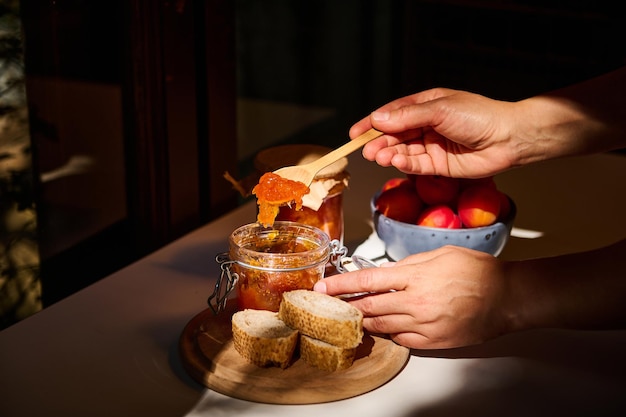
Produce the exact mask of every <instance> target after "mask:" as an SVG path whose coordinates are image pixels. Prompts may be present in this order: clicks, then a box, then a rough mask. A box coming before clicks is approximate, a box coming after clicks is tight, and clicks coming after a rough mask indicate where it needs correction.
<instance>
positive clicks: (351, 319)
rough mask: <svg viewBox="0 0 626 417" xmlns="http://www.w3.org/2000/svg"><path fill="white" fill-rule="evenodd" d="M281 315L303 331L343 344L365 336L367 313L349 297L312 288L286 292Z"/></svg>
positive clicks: (356, 342)
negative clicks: (349, 302)
mask: <svg viewBox="0 0 626 417" xmlns="http://www.w3.org/2000/svg"><path fill="white" fill-rule="evenodd" d="M278 318H280V319H281V320H282V321H284V322H285V324H287V326H289V327H291V328H294V329H297V330H299V331H300V332H301V333H302V334H304V335H306V336H309V337H312V338H314V339H319V340H322V341H324V342H326V343H330V344H331V345H335V346H338V347H341V348H355V347H357V346H358V345H360V344H361V341H362V339H363V314H362V313H361V311H359V310H358V309H357V308H356V307H353V306H352V305H350V304H348V303H347V302H346V301H343V300H340V299H339V298H335V297H332V296H330V295H326V294H322V293H319V292H315V291H311V290H293V291H288V292H285V293H283V300H282V302H281V303H280V308H279V310H278Z"/></svg>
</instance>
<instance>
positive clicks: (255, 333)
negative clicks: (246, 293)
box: [232, 309, 298, 369]
mask: <svg viewBox="0 0 626 417" xmlns="http://www.w3.org/2000/svg"><path fill="white" fill-rule="evenodd" d="M232 329H233V343H234V345H235V350H237V352H239V354H240V355H241V356H243V357H244V358H245V359H247V360H248V361H250V362H252V363H253V364H255V365H258V366H262V367H268V366H279V367H281V368H283V369H284V368H286V367H288V366H289V365H290V363H291V357H292V356H293V353H294V351H295V349H296V346H297V344H298V331H297V330H295V329H292V328H291V327H288V326H287V325H286V324H285V323H284V322H283V321H282V320H280V319H279V318H278V314H277V313H276V312H272V311H267V310H251V309H246V310H242V311H238V312H236V313H235V314H233V317H232Z"/></svg>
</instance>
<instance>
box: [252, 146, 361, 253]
mask: <svg viewBox="0 0 626 417" xmlns="http://www.w3.org/2000/svg"><path fill="white" fill-rule="evenodd" d="M331 150H332V149H330V148H327V147H324V146H319V145H281V146H275V147H272V148H268V149H265V150H263V151H261V152H259V153H258V154H257V155H256V157H255V160H254V165H255V167H256V169H257V171H258V172H259V174H263V173H266V172H271V171H275V170H276V169H279V168H282V167H284V166H287V165H298V164H305V163H308V162H312V161H314V160H316V159H317V158H320V157H321V156H323V155H325V154H326V153H328V152H330V151H331ZM347 165H348V160H347V159H346V158H342V159H341V160H339V161H337V162H335V163H334V164H331V165H330V166H328V167H326V168H324V169H323V170H321V171H320V172H318V174H317V175H316V176H315V178H314V180H313V182H312V183H311V185H310V186H309V189H310V193H309V194H308V195H305V196H304V197H303V200H302V201H303V204H302V207H298V206H297V205H293V204H292V205H286V204H283V205H280V206H278V207H276V209H277V214H276V215H275V219H276V220H282V221H293V222H296V223H303V224H307V225H310V226H313V227H316V228H318V229H320V230H323V231H324V232H326V233H327V234H328V235H329V236H330V238H331V240H332V239H336V240H338V241H339V242H343V235H344V215H343V191H344V190H345V189H346V188H347V186H348V180H349V178H350V175H349V174H348V172H347V171H346V167H347ZM320 189H322V190H323V191H324V192H325V195H323V197H322V198H321V201H316V200H314V199H313V198H311V195H312V194H314V193H315V191H319V190H320ZM310 201H313V202H314V204H309V202H310Z"/></svg>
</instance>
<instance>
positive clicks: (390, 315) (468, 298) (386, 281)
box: [315, 246, 510, 349]
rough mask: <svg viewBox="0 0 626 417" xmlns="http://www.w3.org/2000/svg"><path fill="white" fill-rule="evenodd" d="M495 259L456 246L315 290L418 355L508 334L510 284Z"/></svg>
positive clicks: (352, 274)
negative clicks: (342, 299) (344, 297)
mask: <svg viewBox="0 0 626 417" xmlns="http://www.w3.org/2000/svg"><path fill="white" fill-rule="evenodd" d="M503 265H504V264H503V263H502V262H501V261H498V260H497V259H496V258H494V257H493V256H491V255H488V254H486V253H483V252H478V251H474V250H470V249H466V248H461V247H456V246H445V247H443V248H440V249H437V250H434V251H430V252H424V253H420V254H417V255H411V256H409V257H407V258H405V259H404V260H402V261H399V262H395V263H389V264H385V265H384V266H381V267H380V268H370V269H363V270H360V271H355V272H349V273H345V274H341V275H335V276H330V277H328V278H325V279H323V280H322V281H320V282H318V283H317V284H316V285H315V290H316V291H319V292H325V293H327V294H330V295H339V294H352V293H360V292H370V293H372V294H371V295H366V296H363V297H357V298H354V299H350V300H349V302H350V303H351V304H352V305H354V306H355V307H357V308H358V309H359V310H361V311H362V312H363V315H364V320H363V326H364V328H365V329H367V330H369V331H371V332H374V333H387V334H390V335H391V337H392V339H393V340H394V341H396V342H397V343H399V344H401V345H404V346H407V347H410V348H418V349H436V348H452V347H458V346H465V345H471V344H477V343H481V342H483V341H485V340H488V339H491V338H494V337H496V336H498V335H500V334H503V333H505V332H507V331H508V330H509V326H510V323H509V322H508V316H507V307H506V303H507V279H506V277H505V274H504V271H503V269H504V268H503Z"/></svg>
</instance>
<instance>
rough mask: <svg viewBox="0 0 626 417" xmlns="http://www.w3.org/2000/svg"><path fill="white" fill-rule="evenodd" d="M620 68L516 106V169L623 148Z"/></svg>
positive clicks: (625, 123)
mask: <svg viewBox="0 0 626 417" xmlns="http://www.w3.org/2000/svg"><path fill="white" fill-rule="evenodd" d="M625 91H626V67H625V68H621V69H619V70H616V71H614V72H611V73H609V74H606V75H603V76H600V77H597V78H594V79H591V80H588V81H586V82H583V83H580V84H576V85H572V86H569V87H565V88H562V89H559V90H556V91H552V92H549V93H546V94H542V95H539V96H536V97H532V98H529V99H526V100H522V101H520V102H518V103H516V107H517V108H516V111H517V116H516V117H515V122H514V123H515V129H513V132H515V135H517V136H518V137H517V140H514V141H513V143H517V144H519V149H518V150H517V151H518V155H519V162H520V165H523V164H527V163H531V162H536V161H540V160H545V159H551V158H557V157H563V156H573V155H585V154H591V153H598V152H604V151H609V150H615V149H619V148H622V147H626V94H625V93H624V92H625Z"/></svg>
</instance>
